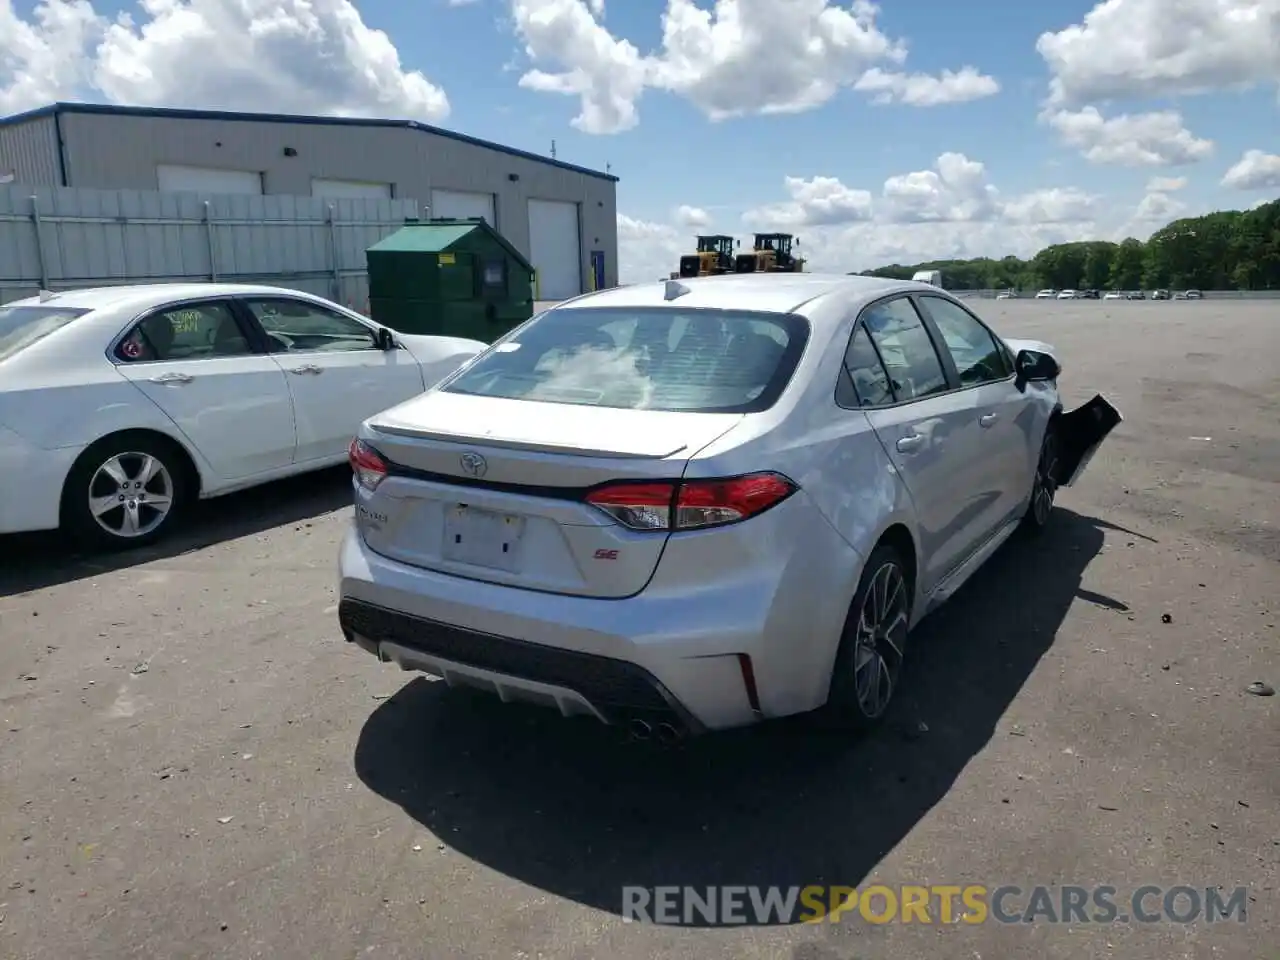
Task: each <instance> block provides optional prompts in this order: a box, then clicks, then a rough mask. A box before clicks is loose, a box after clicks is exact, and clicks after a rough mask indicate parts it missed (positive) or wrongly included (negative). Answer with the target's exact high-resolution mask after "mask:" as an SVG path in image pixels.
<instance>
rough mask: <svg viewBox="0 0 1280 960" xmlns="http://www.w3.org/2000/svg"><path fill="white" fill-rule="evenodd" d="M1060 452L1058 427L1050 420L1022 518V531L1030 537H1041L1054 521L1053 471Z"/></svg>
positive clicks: (1054, 492)
mask: <svg viewBox="0 0 1280 960" xmlns="http://www.w3.org/2000/svg"><path fill="white" fill-rule="evenodd" d="M1058 451H1059V439H1058V432H1057V425H1056V423H1055V422H1054V421H1053V420H1050V421H1049V425H1048V426H1047V427H1046V428H1045V431H1044V440H1042V441H1041V443H1040V456H1039V457H1038V458H1037V459H1036V472H1035V478H1034V479H1033V480H1032V484H1031V500H1030V501H1029V502H1028V503H1027V512H1026V513H1025V514H1023V516H1022V530H1023V531H1024V532H1025V533H1026V534H1028V535H1029V536H1033V537H1038V536H1040V535H1041V534H1042V533H1044V531H1045V529H1046V528H1047V527H1048V526H1049V523H1050V521H1051V520H1052V519H1053V500H1054V497H1055V496H1057V493H1058V483H1057V481H1056V480H1055V479H1054V478H1053V470H1054V467H1056V466H1057V462H1058Z"/></svg>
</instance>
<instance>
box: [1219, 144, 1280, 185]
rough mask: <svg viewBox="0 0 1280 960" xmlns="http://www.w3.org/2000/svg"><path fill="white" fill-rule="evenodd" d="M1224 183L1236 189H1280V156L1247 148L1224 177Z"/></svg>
mask: <svg viewBox="0 0 1280 960" xmlns="http://www.w3.org/2000/svg"><path fill="white" fill-rule="evenodd" d="M1222 185H1223V186H1224V187H1231V188H1232V189H1234V190H1280V156H1277V155H1276V154H1274V153H1263V152H1262V151H1261V150H1246V151H1245V154H1244V156H1243V157H1241V158H1240V160H1239V161H1238V162H1237V163H1236V164H1235V165H1234V166H1232V168H1231V169H1230V170H1228V171H1227V173H1226V176H1224V177H1223V178H1222Z"/></svg>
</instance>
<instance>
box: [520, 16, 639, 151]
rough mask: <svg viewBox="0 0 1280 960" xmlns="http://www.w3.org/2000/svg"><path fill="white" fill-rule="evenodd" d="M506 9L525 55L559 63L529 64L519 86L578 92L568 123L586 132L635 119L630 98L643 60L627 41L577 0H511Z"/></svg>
mask: <svg viewBox="0 0 1280 960" xmlns="http://www.w3.org/2000/svg"><path fill="white" fill-rule="evenodd" d="M512 13H513V15H514V19H515V27H516V32H517V33H518V34H519V35H520V37H521V38H522V39H523V40H524V43H525V52H526V53H527V54H528V55H529V57H530V59H532V60H533V61H534V62H535V63H538V62H548V63H553V64H556V65H557V66H559V67H561V68H562V69H561V70H560V72H558V73H549V72H547V71H544V70H538V69H534V70H530V71H528V72H527V73H525V75H524V76H522V77H521V78H520V86H522V87H526V88H528V89H530V90H537V91H540V92H542V93H560V94H566V95H570V96H576V97H578V98H579V100H580V102H581V110H580V111H579V113H578V115H577V116H576V117H574V118H573V125H574V126H575V127H577V128H578V129H579V130H583V131H586V132H587V133H620V132H622V131H623V130H630V129H631V128H632V127H634V126H635V125H636V124H637V123H639V122H640V119H639V115H638V114H637V112H636V102H637V101H638V100H639V99H640V95H641V94H642V93H644V88H645V80H646V78H647V76H648V73H649V65H648V63H647V61H646V60H645V59H644V58H643V57H641V56H640V51H639V50H637V49H636V48H635V47H634V46H633V45H632V44H631V43H630V42H628V41H626V40H617V39H615V38H614V36H613V35H612V34H611V33H609V31H608V30H606V29H605V28H604V27H603V26H601V24H600V23H599V22H598V21H597V19H596V18H595V16H593V15H592V12H591V10H590V9H589V8H588V7H587V5H586V4H585V3H583V2H582V0H513V3H512Z"/></svg>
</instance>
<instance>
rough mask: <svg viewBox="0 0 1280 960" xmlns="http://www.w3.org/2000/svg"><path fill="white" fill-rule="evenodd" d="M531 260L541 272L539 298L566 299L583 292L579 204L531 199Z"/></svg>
mask: <svg viewBox="0 0 1280 960" xmlns="http://www.w3.org/2000/svg"><path fill="white" fill-rule="evenodd" d="M529 259H530V260H532V261H533V269H535V270H537V271H538V297H539V298H540V299H542V300H563V299H565V298H566V297H576V296H577V295H578V294H580V293H581V292H582V244H581V243H579V242H578V205H577V204H576V203H560V202H558V201H553V200H530V201H529Z"/></svg>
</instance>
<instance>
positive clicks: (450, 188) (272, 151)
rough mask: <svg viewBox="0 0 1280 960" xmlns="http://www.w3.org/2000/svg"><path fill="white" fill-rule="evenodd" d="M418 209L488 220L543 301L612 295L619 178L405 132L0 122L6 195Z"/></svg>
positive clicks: (104, 116)
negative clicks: (276, 197)
mask: <svg viewBox="0 0 1280 960" xmlns="http://www.w3.org/2000/svg"><path fill="white" fill-rule="evenodd" d="M4 182H10V183H14V184H20V185H30V186H63V187H90V188H96V189H100V190H121V189H130V190H160V191H165V192H172V191H189V192H196V193H204V194H256V195H261V194H292V195H295V196H313V197H329V198H352V197H378V198H392V199H413V200H416V201H417V202H418V203H419V204H421V205H422V206H423V207H424V208H426V209H425V210H424V212H423V216H428V217H484V218H485V219H486V220H487V221H489V223H490V224H492V225H493V226H494V227H496V228H497V230H498V231H499V232H500V233H501V234H502V235H503V236H504V237H506V238H507V240H508V241H510V242H511V244H512V245H513V246H515V248H516V249H517V250H519V251H520V252H521V253H523V254H524V255H525V256H527V257H528V258H529V260H530V261H531V262H532V263H533V265H534V268H535V269H536V270H537V271H538V287H539V291H538V295H539V297H540V298H542V299H546V300H558V299H562V298H565V297H570V296H574V295H576V294H578V293H581V292H584V291H586V290H589V289H593V288H595V287H605V286H614V285H616V283H617V277H618V227H617V182H618V178H617V177H614V176H611V175H610V174H607V173H601V172H599V171H596V170H589V169H586V168H584V167H578V166H575V165H573V164H570V163H564V162H562V161H558V160H553V159H551V158H549V157H541V156H538V155H537V154H533V153H527V152H525V151H523V150H516V149H514V148H511V147H504V146H501V145H499V144H496V143H489V142H487V141H484V140H477V139H475V138H473V137H468V136H464V135H462V134H459V133H453V132H451V131H448V130H441V129H438V128H436V127H431V126H427V125H425V124H421V123H416V122H414V121H404V120H364V119H349V118H334V117H294V116H279V115H273V114H255V113H223V112H215V111H203V110H168V109H150V108H138V107H117V106H103V105H95V104H73V103H57V104H53V105H52V106H48V107H43V108H40V109H38V110H32V111H30V112H28V113H23V114H18V115H16V116H12V117H8V118H4V119H0V183H4Z"/></svg>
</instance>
